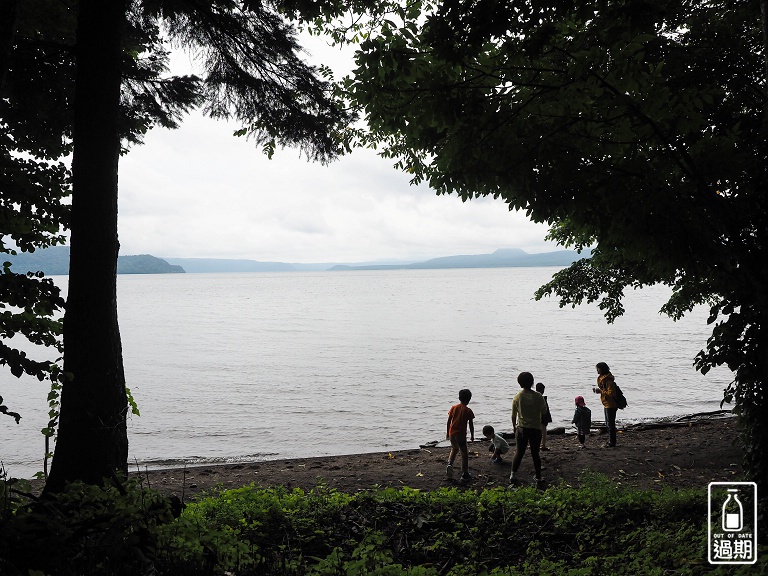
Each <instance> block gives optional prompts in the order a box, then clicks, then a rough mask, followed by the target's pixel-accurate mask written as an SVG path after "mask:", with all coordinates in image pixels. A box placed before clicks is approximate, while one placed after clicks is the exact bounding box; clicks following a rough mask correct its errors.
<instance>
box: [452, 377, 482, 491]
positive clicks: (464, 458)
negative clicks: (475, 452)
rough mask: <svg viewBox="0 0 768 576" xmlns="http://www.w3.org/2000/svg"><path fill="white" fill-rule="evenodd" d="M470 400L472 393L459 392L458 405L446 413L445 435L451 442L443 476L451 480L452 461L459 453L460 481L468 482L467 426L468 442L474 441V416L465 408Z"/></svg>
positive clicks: (467, 391) (464, 390)
mask: <svg viewBox="0 0 768 576" xmlns="http://www.w3.org/2000/svg"><path fill="white" fill-rule="evenodd" d="M471 399H472V392H470V391H469V390H467V389H466V388H465V389H463V390H459V403H458V404H454V405H453V406H451V409H450V410H449V411H448V424H447V431H446V434H445V437H446V439H448V440H450V441H451V454H450V456H448V467H447V468H446V469H445V474H446V476H447V477H448V478H453V461H454V460H455V459H456V455H457V454H458V453H459V452H461V479H462V480H469V479H470V478H471V476H470V475H469V449H468V448H467V425H469V433H470V441H471V442H474V441H475V425H474V423H473V420H474V419H475V414H474V412H472V410H471V409H470V408H469V406H467V404H469V401H470V400H471Z"/></svg>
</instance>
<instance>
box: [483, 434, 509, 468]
mask: <svg viewBox="0 0 768 576" xmlns="http://www.w3.org/2000/svg"><path fill="white" fill-rule="evenodd" d="M483 436H485V437H486V439H488V440H490V441H491V445H490V446H489V447H488V451H489V452H493V454H492V455H491V462H493V463H494V464H501V462H502V460H501V456H502V454H506V453H507V452H509V444H508V443H507V441H506V440H505V439H504V437H503V436H502V435H501V434H496V431H495V430H494V429H493V426H491V425H486V426H483Z"/></svg>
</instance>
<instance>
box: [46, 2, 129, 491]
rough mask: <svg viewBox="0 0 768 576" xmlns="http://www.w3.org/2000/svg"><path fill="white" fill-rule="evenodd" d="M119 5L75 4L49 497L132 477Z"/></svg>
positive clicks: (121, 17)
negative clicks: (66, 255)
mask: <svg viewBox="0 0 768 576" xmlns="http://www.w3.org/2000/svg"><path fill="white" fill-rule="evenodd" d="M124 18H125V1H124V0H109V1H107V2H105V1H104V0H81V2H80V9H79V15H78V27H77V47H76V61H77V73H76V80H75V81H76V90H75V102H74V125H73V141H74V152H73V157H72V220H71V226H70V230H71V241H70V245H71V250H70V268H69V294H68V297H67V305H66V312H65V315H64V372H65V374H67V378H68V379H67V381H65V383H64V385H63V388H62V394H61V413H60V417H59V434H58V440H57V442H56V448H55V451H54V455H53V460H52V463H51V475H50V477H49V478H48V482H47V484H46V487H45V490H46V492H56V491H60V490H61V489H62V488H63V487H64V483H65V482H68V481H73V480H82V481H84V482H87V483H89V484H98V483H101V482H103V480H104V478H110V477H113V476H114V475H115V472H116V471H117V472H124V473H127V471H128V435H127V426H126V414H127V406H128V403H127V399H126V392H125V374H124V372H123V355H122V346H121V343H120V331H119V328H118V322H117V276H116V274H117V254H118V249H119V244H118V241H117V168H118V158H119V155H120V137H119V134H118V116H119V106H120V79H121V78H120V70H121V65H120V61H121V35H122V30H123V23H124Z"/></svg>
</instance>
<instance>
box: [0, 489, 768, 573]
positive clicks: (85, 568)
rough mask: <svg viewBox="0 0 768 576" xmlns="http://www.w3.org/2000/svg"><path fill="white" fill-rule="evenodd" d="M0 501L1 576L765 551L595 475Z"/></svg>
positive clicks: (546, 568)
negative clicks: (454, 485)
mask: <svg viewBox="0 0 768 576" xmlns="http://www.w3.org/2000/svg"><path fill="white" fill-rule="evenodd" d="M2 493H3V492H0V494H2ZM6 493H7V487H6ZM6 500H7V501H9V502H13V505H12V506H7V507H6V508H4V509H3V510H2V515H0V573H2V574H3V575H6V574H7V575H9V576H16V575H21V574H23V575H24V576H31V575H35V576H41V575H51V576H53V575H56V576H69V575H75V574H77V575H82V576H91V575H107V574H109V575H113V574H115V575H121V574H145V573H146V574H149V573H153V574H158V575H201V576H202V575H206V576H207V575H217V576H219V575H221V576H223V575H237V576H251V575H257V574H258V575H285V576H287V575H305V574H306V575H311V576H336V575H339V576H341V575H344V576H347V575H353V574H354V575H356V574H364V575H382V576H389V575H395V574H397V575H408V576H433V575H438V574H440V575H450V576H469V575H471V576H477V575H484V574H487V575H493V576H498V575H510V576H516V575H521V576H534V575H536V576H550V575H551V576H563V575H565V576H598V575H603V574H611V575H614V574H615V575H632V576H637V575H649V576H656V575H658V576H662V575H664V576H666V575H669V574H680V575H683V576H685V575H691V576H695V575H699V574H716V575H726V574H739V575H741V574H744V575H746V574H768V558H766V555H768V550H766V549H765V548H761V549H760V551H759V558H760V560H759V562H758V564H757V565H754V566H743V567H740V566H735V567H713V566H710V565H709V564H708V563H707V560H706V538H707V533H706V526H707V518H706V514H707V494H706V490H664V491H662V492H653V491H638V490H630V489H625V488H622V487H620V486H617V485H615V484H614V483H613V482H612V481H610V480H609V479H607V478H604V477H600V476H585V477H584V478H583V479H582V482H581V487H580V488H571V487H569V486H565V485H562V486H553V487H550V488H548V489H547V490H545V491H539V490H535V489H534V488H520V489H517V490H505V489H501V488H496V489H493V490H485V491H482V492H475V491H472V490H457V489H440V490H435V491H429V492H422V491H419V490H414V489H410V488H403V489H390V488H385V489H376V490H370V491H363V492H358V493H356V494H353V495H350V494H343V493H339V492H336V491H334V490H330V489H328V488H326V487H324V486H319V487H317V488H315V489H314V490H311V491H309V492H304V491H302V490H298V489H296V490H288V489H285V488H274V489H260V488H255V487H253V486H249V487H245V488H240V489H237V490H226V491H224V490H220V491H215V492H211V493H208V494H206V495H204V496H203V497H201V498H200V499H199V500H198V501H196V502H194V503H192V504H190V505H189V506H188V507H187V508H186V509H185V510H184V511H183V513H182V514H181V515H180V516H179V517H178V518H174V517H173V515H172V514H171V509H170V506H169V503H168V501H167V500H166V499H165V498H163V497H162V496H160V495H159V494H158V493H155V492H152V491H148V490H144V489H142V488H141V486H139V485H137V484H128V485H127V487H126V489H125V490H119V489H117V488H96V487H92V486H82V485H77V486H71V487H69V489H68V490H67V492H65V493H64V494H62V495H60V496H58V497H57V498H56V499H52V500H46V501H34V500H30V501H29V502H27V503H26V504H24V503H21V502H20V500H19V498H18V497H16V498H14V499H8V498H6Z"/></svg>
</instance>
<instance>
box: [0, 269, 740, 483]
mask: <svg viewBox="0 0 768 576" xmlns="http://www.w3.org/2000/svg"><path fill="white" fill-rule="evenodd" d="M557 270H558V268H498V269H451V270H383V271H382V270H376V271H346V272H281V273H253V274H169V275H121V276H119V277H118V307H119V319H120V330H121V335H122V341H123V355H124V362H125V373H126V379H127V384H128V387H129V388H130V390H131V392H132V393H133V395H134V397H135V399H136V401H137V403H138V405H139V408H140V410H141V416H140V417H136V416H131V417H130V420H129V422H128V427H129V441H130V463H131V465H132V466H136V465H138V466H140V467H141V468H144V466H148V467H150V468H152V467H164V466H176V465H181V464H184V463H188V464H190V465H194V464H203V463H215V462H236V461H254V460H263V459H271V458H291V457H309V456H318V455H328V454H345V453H357V452H372V451H384V450H398V449H406V448H413V447H417V446H418V445H419V444H422V443H425V442H428V441H433V440H442V439H443V438H444V436H445V421H446V418H447V412H448V409H449V408H450V406H451V405H452V404H454V403H456V402H458V400H457V395H458V391H459V389H461V388H470V389H471V390H472V393H473V398H472V402H471V404H470V407H471V408H472V409H473V410H474V412H475V416H476V420H475V429H476V432H477V434H476V437H481V433H480V430H481V429H482V426H483V425H485V424H492V425H493V426H494V427H496V429H497V431H498V430H501V431H508V430H509V429H510V428H511V422H510V406H511V400H512V397H513V396H514V394H516V393H517V391H518V390H519V387H518V385H517V381H516V378H517V374H518V373H519V372H521V371H523V370H527V371H530V372H532V373H533V375H534V378H535V379H536V381H537V382H543V383H544V384H545V385H546V387H547V389H546V395H547V397H548V400H549V405H550V409H551V411H552V417H553V419H554V422H553V423H552V425H551V426H570V421H571V418H572V415H573V409H574V407H573V399H574V397H575V396H576V395H579V394H581V395H583V396H584V397H585V399H586V401H587V406H589V407H590V408H592V410H593V414H594V417H595V419H602V410H601V406H600V403H599V397H598V396H597V395H595V394H592V392H591V389H592V386H593V385H594V383H595V378H596V373H595V368H594V366H595V364H596V363H597V362H601V361H602V362H606V363H607V364H608V365H609V366H610V367H611V370H612V372H613V374H614V375H615V377H616V381H617V382H618V383H619V385H620V386H621V387H622V389H623V390H624V393H625V395H626V396H627V398H628V401H629V407H628V408H627V409H626V410H623V411H620V412H619V422H621V421H624V422H625V423H626V422H628V421H632V422H635V421H640V420H647V419H656V418H660V417H669V416H674V415H682V414H690V413H695V412H703V411H709V410H717V409H719V408H720V400H721V399H722V391H723V388H724V387H725V386H726V385H727V384H728V382H730V381H731V379H732V378H731V374H730V372H728V371H727V370H725V369H721V370H713V371H711V372H710V373H709V374H707V375H706V376H702V375H701V374H699V373H698V372H696V371H695V370H694V368H693V360H694V357H695V356H696V354H697V353H698V352H699V350H701V349H702V348H703V347H704V346H705V344H706V339H707V337H708V336H709V334H710V332H711V329H710V327H708V326H707V325H706V318H707V313H708V311H707V310H706V309H703V308H702V309H697V310H694V312H693V313H691V314H690V315H689V316H687V317H686V318H684V319H683V320H681V321H678V322H674V321H672V320H671V319H669V318H668V317H666V316H662V315H660V314H659V313H658V310H659V308H660V307H661V305H662V304H663V303H664V302H665V300H666V296H667V295H668V293H669V290H668V289H666V288H663V287H653V288H646V289H643V290H638V291H632V292H630V293H629V294H627V297H626V302H625V305H626V308H627V313H626V314H625V315H624V316H623V317H621V318H619V319H618V320H617V321H616V322H615V323H614V324H612V325H608V324H606V322H605V319H604V318H603V316H602V313H601V312H600V310H599V309H598V308H597V306H596V305H589V306H586V305H585V306H580V307H577V308H575V309H573V308H570V307H568V308H559V307H558V302H557V300H556V299H545V300H542V301H539V302H537V301H535V300H534V299H533V293H534V291H535V290H536V288H537V287H539V286H540V285H542V284H544V283H545V282H546V281H548V279H549V278H550V277H551V276H552V274H553V273H554V272H555V271H557ZM55 280H56V281H57V283H62V284H63V283H65V282H66V277H57V278H55ZM0 383H2V384H1V386H0V395H2V396H4V397H5V403H6V405H7V406H8V407H9V409H11V410H15V411H18V412H21V413H22V415H23V419H22V421H21V424H20V425H18V426H17V425H15V424H14V422H13V420H12V419H11V418H7V417H3V418H2V420H0V440H1V443H0V460H1V461H2V463H3V465H4V466H5V468H6V470H8V472H9V473H10V474H11V475H14V476H19V477H30V476H31V475H32V474H34V473H35V472H37V471H39V470H42V455H43V446H44V444H43V438H42V435H41V434H40V429H41V428H43V427H44V426H45V425H46V418H47V416H46V414H47V404H46V395H47V389H46V386H45V384H41V383H39V382H37V380H34V379H29V378H25V379H22V380H17V379H16V378H13V377H12V376H11V375H10V373H9V372H8V371H7V369H6V370H4V371H3V372H1V373H0Z"/></svg>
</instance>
